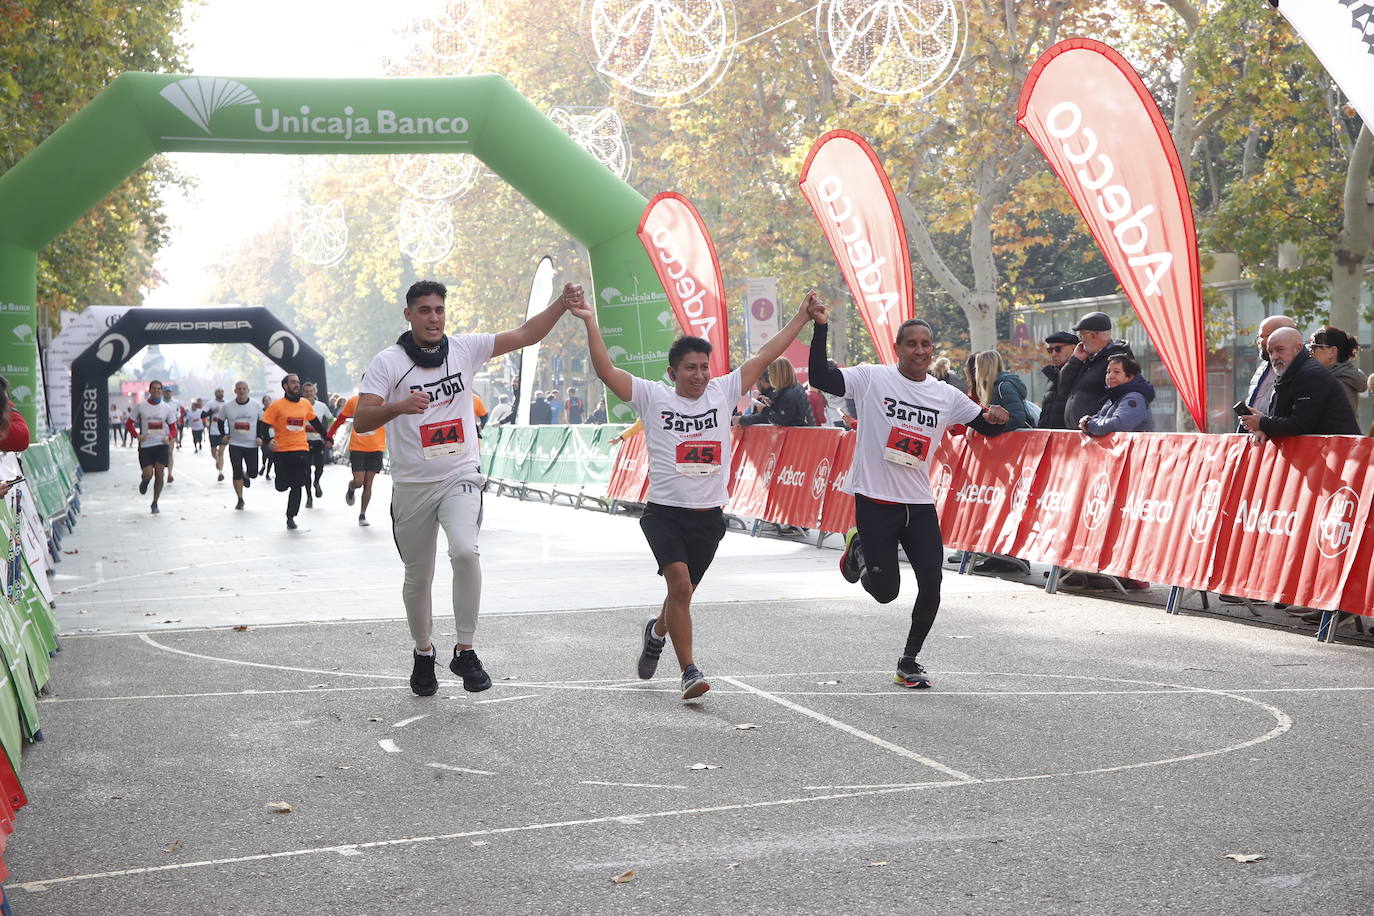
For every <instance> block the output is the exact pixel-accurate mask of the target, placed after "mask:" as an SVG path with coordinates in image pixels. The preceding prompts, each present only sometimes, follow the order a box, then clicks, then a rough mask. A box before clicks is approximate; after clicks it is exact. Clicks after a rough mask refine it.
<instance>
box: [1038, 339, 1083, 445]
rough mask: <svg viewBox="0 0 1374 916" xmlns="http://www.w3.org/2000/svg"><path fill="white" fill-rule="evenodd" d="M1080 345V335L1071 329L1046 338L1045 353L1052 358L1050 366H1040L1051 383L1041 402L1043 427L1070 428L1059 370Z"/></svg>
mask: <svg viewBox="0 0 1374 916" xmlns="http://www.w3.org/2000/svg"><path fill="white" fill-rule="evenodd" d="M1077 346H1078V335H1077V334H1074V333H1072V332H1070V331H1055V332H1054V333H1053V334H1051V335H1050V336H1049V337H1046V338H1045V355H1046V356H1048V357H1049V358H1050V364H1049V365H1048V366H1041V367H1040V374H1041V375H1043V376H1045V379H1046V380H1047V381H1048V382H1049V383H1050V384H1049V387H1048V388H1046V389H1045V397H1044V400H1042V401H1041V402H1040V428H1041V429H1068V428H1069V426H1068V423H1067V422H1065V420H1064V406H1065V404H1066V403H1067V402H1068V396H1067V395H1066V394H1065V393H1064V391H1063V389H1062V388H1061V387H1060V384H1059V381H1060V380H1059V370H1061V369H1063V368H1064V364H1065V363H1067V362H1068V361H1069V357H1070V355H1071V354H1072V353H1073V350H1074V348H1075V347H1077Z"/></svg>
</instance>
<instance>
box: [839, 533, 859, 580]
mask: <svg viewBox="0 0 1374 916" xmlns="http://www.w3.org/2000/svg"><path fill="white" fill-rule="evenodd" d="M863 571H864V554H863V545H862V544H860V543H859V529H858V528H850V529H849V533H848V534H846V535H845V536H844V553H842V554H840V575H842V576H844V578H845V581H846V582H858V581H859V577H860V576H862V575H863Z"/></svg>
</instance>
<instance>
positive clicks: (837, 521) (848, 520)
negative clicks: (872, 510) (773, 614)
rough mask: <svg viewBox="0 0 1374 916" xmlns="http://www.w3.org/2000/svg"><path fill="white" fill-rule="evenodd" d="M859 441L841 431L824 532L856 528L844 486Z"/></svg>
mask: <svg viewBox="0 0 1374 916" xmlns="http://www.w3.org/2000/svg"><path fill="white" fill-rule="evenodd" d="M750 428H751V429H752V428H753V427H750ZM857 439H858V437H857V436H855V435H854V434H853V433H852V432H850V431H849V430H847V429H842V430H840V439H839V442H838V443H837V444H836V445H835V457H834V459H832V464H831V469H830V485H829V486H828V487H826V488H825V501H824V502H823V503H822V505H821V530H822V531H831V532H836V533H839V534H843V533H845V532H846V531H848V530H849V529H850V528H853V527H854V497H853V496H851V495H850V494H848V493H846V492H845V491H844V485H845V483H846V482H847V481H848V480H849V467H850V465H852V464H853V463H854V443H855V442H856V441H857ZM945 440H946V441H948V440H949V437H948V436H946V437H945Z"/></svg>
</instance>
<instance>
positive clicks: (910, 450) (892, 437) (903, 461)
mask: <svg viewBox="0 0 1374 916" xmlns="http://www.w3.org/2000/svg"><path fill="white" fill-rule="evenodd" d="M929 457H930V437H929V436H925V435H922V434H921V433H918V432H916V431H915V430H914V429H903V428H902V427H900V426H894V427H892V429H891V430H890V431H889V432H888V434H887V444H886V445H885V446H883V460H884V461H891V462H892V463H893V464H899V465H901V466H902V467H904V468H917V467H920V466H921V465H922V464H924V463H925V461H926V459H927V458H929Z"/></svg>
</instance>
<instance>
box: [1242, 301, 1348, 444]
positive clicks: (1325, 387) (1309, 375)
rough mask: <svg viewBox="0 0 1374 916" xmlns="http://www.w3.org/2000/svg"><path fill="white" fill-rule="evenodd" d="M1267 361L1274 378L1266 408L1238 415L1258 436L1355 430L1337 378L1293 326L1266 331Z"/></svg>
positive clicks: (1343, 392)
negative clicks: (1271, 331) (1270, 397)
mask: <svg viewBox="0 0 1374 916" xmlns="http://www.w3.org/2000/svg"><path fill="white" fill-rule="evenodd" d="M1269 365H1271V366H1272V367H1273V369H1274V373H1275V375H1276V377H1277V378H1276V380H1275V382H1274V397H1273V399H1272V400H1271V401H1270V403H1269V412H1268V413H1267V414H1264V413H1260V412H1259V411H1254V410H1252V411H1251V413H1250V414H1248V415H1247V416H1244V417H1241V418H1240V422H1241V425H1242V426H1243V427H1244V428H1245V429H1246V430H1247V431H1248V432H1250V433H1253V434H1254V435H1255V437H1256V438H1257V439H1258V440H1259V441H1261V442H1263V441H1264V440H1265V439H1278V438H1281V437H1283V436H1358V435H1359V434H1360V427H1359V424H1358V422H1357V421H1356V420H1355V411H1353V410H1351V409H1350V401H1349V400H1348V399H1347V398H1346V397H1345V390H1344V388H1342V386H1341V383H1340V382H1338V381H1337V380H1336V377H1335V376H1333V375H1332V374H1331V373H1330V372H1328V371H1327V370H1326V368H1325V367H1324V366H1322V364H1321V363H1319V362H1317V361H1316V360H1315V359H1313V358H1312V356H1311V355H1310V354H1309V353H1308V352H1307V349H1306V348H1305V347H1304V346H1303V344H1302V335H1301V334H1299V333H1298V331H1297V329H1296V328H1279V329H1278V330H1277V331H1274V332H1273V333H1272V334H1270V335H1269Z"/></svg>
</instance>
